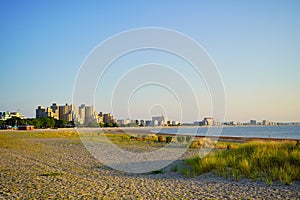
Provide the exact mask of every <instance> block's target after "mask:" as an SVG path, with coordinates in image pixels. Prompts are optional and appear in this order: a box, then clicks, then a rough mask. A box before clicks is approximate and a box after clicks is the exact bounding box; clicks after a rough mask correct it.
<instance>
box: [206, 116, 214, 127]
mask: <svg viewBox="0 0 300 200" xmlns="http://www.w3.org/2000/svg"><path fill="white" fill-rule="evenodd" d="M203 123H204V125H205V126H213V125H214V119H213V118H211V117H205V118H204V119H203Z"/></svg>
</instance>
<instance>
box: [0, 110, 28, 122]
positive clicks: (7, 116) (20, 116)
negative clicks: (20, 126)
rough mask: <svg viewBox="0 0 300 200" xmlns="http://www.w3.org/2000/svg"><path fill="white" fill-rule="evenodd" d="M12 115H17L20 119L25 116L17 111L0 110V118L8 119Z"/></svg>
mask: <svg viewBox="0 0 300 200" xmlns="http://www.w3.org/2000/svg"><path fill="white" fill-rule="evenodd" d="M12 117H18V118H20V119H24V118H25V117H24V115H22V114H21V113H19V112H9V111H6V112H0V120H7V119H10V118H12Z"/></svg>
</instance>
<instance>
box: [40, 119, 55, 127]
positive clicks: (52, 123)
mask: <svg viewBox="0 0 300 200" xmlns="http://www.w3.org/2000/svg"><path fill="white" fill-rule="evenodd" d="M42 120H43V127H44V128H54V126H55V119H54V118H53V117H45V118H42Z"/></svg>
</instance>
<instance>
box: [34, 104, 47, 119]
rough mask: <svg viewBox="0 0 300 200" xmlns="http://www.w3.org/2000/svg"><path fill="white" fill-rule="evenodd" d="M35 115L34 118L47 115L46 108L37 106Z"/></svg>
mask: <svg viewBox="0 0 300 200" xmlns="http://www.w3.org/2000/svg"><path fill="white" fill-rule="evenodd" d="M35 117H36V118H43V117H48V115H47V112H46V108H44V107H43V106H38V107H37V109H36V110H35Z"/></svg>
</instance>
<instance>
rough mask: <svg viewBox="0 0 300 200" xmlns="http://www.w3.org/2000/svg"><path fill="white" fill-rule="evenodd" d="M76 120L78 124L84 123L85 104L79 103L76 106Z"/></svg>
mask: <svg viewBox="0 0 300 200" xmlns="http://www.w3.org/2000/svg"><path fill="white" fill-rule="evenodd" d="M77 121H78V122H79V123H80V124H84V123H85V104H81V105H80V106H79V108H78V118H77Z"/></svg>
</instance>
